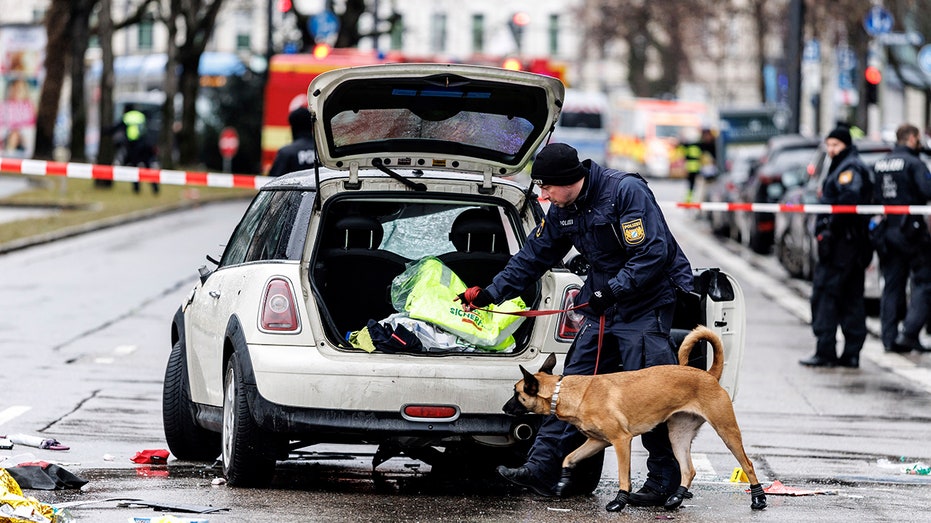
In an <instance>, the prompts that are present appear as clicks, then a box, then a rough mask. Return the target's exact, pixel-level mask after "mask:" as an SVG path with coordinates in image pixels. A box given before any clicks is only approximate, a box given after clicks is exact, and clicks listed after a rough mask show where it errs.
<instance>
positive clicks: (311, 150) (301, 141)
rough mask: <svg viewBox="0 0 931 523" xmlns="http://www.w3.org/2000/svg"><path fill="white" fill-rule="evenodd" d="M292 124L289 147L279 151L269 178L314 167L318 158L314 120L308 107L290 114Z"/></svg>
mask: <svg viewBox="0 0 931 523" xmlns="http://www.w3.org/2000/svg"><path fill="white" fill-rule="evenodd" d="M288 123H289V124H291V139H292V140H293V141H292V142H291V143H289V144H288V145H285V146H284V147H282V148H281V149H278V154H276V155H275V160H274V161H273V162H272V167H271V169H270V170H269V171H268V175H269V176H281V175H282V174H288V173H290V172H294V171H300V170H301V169H308V168H310V167H313V165H314V159H315V158H316V157H317V153H316V150H317V149H316V145H315V144H314V134H313V119H312V118H311V116H310V111H309V110H308V109H307V108H306V107H298V108H297V109H295V110H293V111H291V113H290V114H288Z"/></svg>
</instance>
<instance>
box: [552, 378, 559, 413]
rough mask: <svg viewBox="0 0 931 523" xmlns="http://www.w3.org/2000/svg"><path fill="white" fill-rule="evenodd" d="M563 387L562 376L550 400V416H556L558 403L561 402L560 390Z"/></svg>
mask: <svg viewBox="0 0 931 523" xmlns="http://www.w3.org/2000/svg"><path fill="white" fill-rule="evenodd" d="M561 386H562V376H560V377H559V380H558V381H557V382H556V387H555V388H554V389H553V397H552V398H551V399H550V414H553V415H555V414H556V402H557V401H559V388H560V387H561Z"/></svg>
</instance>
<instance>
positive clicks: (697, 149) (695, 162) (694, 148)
mask: <svg viewBox="0 0 931 523" xmlns="http://www.w3.org/2000/svg"><path fill="white" fill-rule="evenodd" d="M701 157H702V150H701V146H700V145H698V144H697V143H693V144H689V145H687V146H686V147H685V172H688V173H697V172H699V171H701V159H702V158H701Z"/></svg>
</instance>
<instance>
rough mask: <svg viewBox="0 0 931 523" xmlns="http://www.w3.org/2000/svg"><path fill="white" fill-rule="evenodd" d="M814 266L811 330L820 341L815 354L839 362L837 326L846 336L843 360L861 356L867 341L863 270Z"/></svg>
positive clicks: (857, 266)
mask: <svg viewBox="0 0 931 523" xmlns="http://www.w3.org/2000/svg"><path fill="white" fill-rule="evenodd" d="M851 265H852V266H850V267H836V266H833V265H830V264H820V263H819V264H818V265H817V266H815V274H814V278H813V280H812V290H811V328H812V331H813V332H814V334H815V338H817V345H816V349H815V354H816V355H817V356H820V357H821V358H824V359H826V360H835V359H837V327H838V326H839V327H840V328H841V332H843V334H844V349H843V353H842V357H854V356H859V354H860V349H862V348H863V342H864V341H866V333H867V331H866V305H865V303H864V300H863V278H864V273H863V268H862V267H859V265H857V264H851Z"/></svg>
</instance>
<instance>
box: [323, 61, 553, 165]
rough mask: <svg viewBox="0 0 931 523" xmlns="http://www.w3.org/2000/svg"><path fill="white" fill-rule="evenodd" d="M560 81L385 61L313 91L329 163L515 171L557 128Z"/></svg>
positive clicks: (346, 72) (333, 74)
mask: <svg viewBox="0 0 931 523" xmlns="http://www.w3.org/2000/svg"><path fill="white" fill-rule="evenodd" d="M564 99H565V87H564V86H563V84H562V82H561V81H560V80H559V79H557V78H553V77H549V76H543V75H538V74H533V73H527V72H520V71H510V70H506V69H501V68H496V67H485V66H475V65H461V64H425V63H418V64H407V63H405V64H380V65H374V66H362V67H349V68H344V69H337V70H333V71H328V72H325V73H322V74H320V75H319V76H317V77H316V78H314V80H313V81H312V82H311V84H310V87H309V89H308V100H309V106H310V111H311V113H312V114H313V115H314V118H315V121H314V133H315V141H316V144H317V152H318V155H319V158H320V161H321V163H322V164H323V165H324V166H326V167H328V168H330V169H335V170H344V171H345V170H350V171H352V170H359V169H377V168H380V167H381V166H383V167H390V168H393V169H405V168H409V169H424V168H430V169H437V170H448V171H456V172H473V173H479V174H485V175H487V176H488V177H489V178H490V177H491V176H492V175H495V176H506V175H510V174H514V173H516V172H518V171H520V170H521V169H522V168H523V167H524V166H525V165H526V164H527V162H529V160H530V158H532V157H533V154H534V153H535V152H536V149H537V147H539V145H540V144H541V143H542V142H543V140H544V139H545V138H546V135H547V133H549V132H551V131H552V129H553V126H554V125H555V122H556V120H557V118H558V116H559V112H560V108H561V107H562V104H563V101H564Z"/></svg>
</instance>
